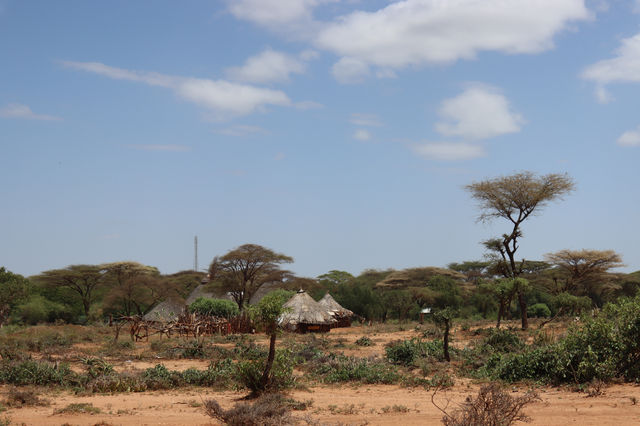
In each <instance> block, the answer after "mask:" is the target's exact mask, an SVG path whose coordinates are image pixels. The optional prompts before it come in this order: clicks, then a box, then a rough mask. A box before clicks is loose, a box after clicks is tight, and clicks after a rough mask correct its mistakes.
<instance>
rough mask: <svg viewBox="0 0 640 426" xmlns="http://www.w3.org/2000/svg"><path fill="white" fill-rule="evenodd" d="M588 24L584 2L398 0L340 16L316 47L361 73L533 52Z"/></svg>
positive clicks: (587, 14) (542, 0)
mask: <svg viewBox="0 0 640 426" xmlns="http://www.w3.org/2000/svg"><path fill="white" fill-rule="evenodd" d="M588 19H591V13H590V12H589V10H588V9H587V7H586V6H585V4H584V0H536V1H531V0H510V1H505V0H446V1H445V0H404V1H398V2H394V3H392V4H390V5H388V6H386V7H384V8H382V9H380V10H377V11H375V12H362V11H356V12H353V13H351V14H349V15H346V16H343V17H340V18H338V19H337V20H335V21H334V22H333V23H331V24H328V25H326V26H325V28H323V30H322V31H321V32H320V33H319V34H318V36H317V37H316V39H315V43H316V45H317V46H318V47H319V48H322V49H325V50H329V51H332V52H335V53H336V54H338V55H339V56H341V57H342V58H343V59H341V61H343V60H345V58H348V60H349V61H350V62H351V63H352V64H355V63H357V64H359V67H360V69H361V70H364V69H366V66H367V65H374V66H377V67H380V68H382V69H384V70H393V69H401V68H404V67H406V66H409V65H421V64H426V63H451V62H454V61H456V60H459V59H471V58H474V57H475V56H476V55H477V54H478V53H479V52H482V51H497V52H503V53H508V54H532V53H539V52H542V51H545V50H549V49H551V48H553V38H554V36H556V35H557V34H558V33H559V32H561V31H563V30H565V29H567V28H568V27H569V25H570V24H571V23H573V22H575V21H582V20H588ZM342 67H344V64H343V65H342ZM351 68H353V66H352V67H351ZM386 72H387V73H388V71H386ZM334 74H336V72H335V70H334ZM338 75H340V74H339V73H338Z"/></svg>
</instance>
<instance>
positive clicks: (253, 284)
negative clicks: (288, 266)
mask: <svg viewBox="0 0 640 426" xmlns="http://www.w3.org/2000/svg"><path fill="white" fill-rule="evenodd" d="M291 262H293V258H292V257H289V256H287V255H284V254H281V253H276V252H275V251H273V250H270V249H268V248H265V247H262V246H260V245H257V244H245V245H242V246H240V247H238V248H235V249H233V250H231V251H230V252H228V253H227V254H225V255H224V256H221V257H216V258H214V259H213V262H211V265H210V266H209V275H210V277H211V281H216V282H218V283H219V284H220V285H221V288H223V289H225V290H226V291H228V292H229V293H230V294H231V296H232V297H233V300H235V302H236V303H237V304H238V308H240V310H242V308H243V307H244V305H245V304H247V303H248V302H249V301H250V300H251V297H252V296H253V295H254V294H255V293H256V291H258V290H259V289H260V287H262V286H263V285H264V284H266V283H272V282H282V281H283V280H284V279H285V278H287V277H289V276H290V275H291V273H290V272H289V271H285V270H282V269H280V265H281V264H283V263H291Z"/></svg>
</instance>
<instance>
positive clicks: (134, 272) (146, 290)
mask: <svg viewBox="0 0 640 426" xmlns="http://www.w3.org/2000/svg"><path fill="white" fill-rule="evenodd" d="M100 267H101V268H102V269H103V271H104V272H105V274H106V278H107V282H108V284H109V286H110V287H111V288H110V291H109V294H107V296H106V297H105V304H106V305H107V306H110V307H111V308H116V309H118V310H120V311H121V312H123V313H124V314H125V315H134V314H138V315H143V314H144V313H145V311H147V310H148V309H149V308H150V307H151V306H152V305H153V304H154V303H156V302H158V301H160V300H162V299H164V298H166V297H167V296H168V292H169V288H168V285H167V283H166V282H164V281H163V280H162V279H161V277H160V273H159V272H158V269H157V268H155V267H153V266H147V265H143V264H141V263H138V262H131V261H124V262H112V263H105V264H103V265H100Z"/></svg>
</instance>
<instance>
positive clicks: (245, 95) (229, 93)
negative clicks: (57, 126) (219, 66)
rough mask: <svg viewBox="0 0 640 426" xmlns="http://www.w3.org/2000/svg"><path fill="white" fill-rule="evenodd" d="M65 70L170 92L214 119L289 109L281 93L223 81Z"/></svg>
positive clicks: (92, 67)
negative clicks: (271, 108) (268, 107)
mask: <svg viewBox="0 0 640 426" xmlns="http://www.w3.org/2000/svg"><path fill="white" fill-rule="evenodd" d="M62 64H63V65H65V66H66V67H68V68H73V69H77V70H81V71H87V72H93V73H96V74H100V75H103V76H105V77H109V78H113V79H117V80H128V81H135V82H140V83H144V84H148V85H150V86H160V87H165V88H168V89H171V90H173V91H174V93H175V94H177V95H178V96H179V97H181V98H183V99H185V100H188V101H190V102H193V103H196V104H198V105H201V106H203V107H204V108H206V109H208V110H209V111H211V112H212V114H213V117H214V119H216V120H221V119H226V118H230V117H233V116H241V115H247V114H251V113H253V112H256V111H259V110H262V109H264V107H265V106H266V105H277V106H290V105H291V104H292V103H291V100H290V99H289V97H288V96H287V95H286V94H285V93H284V92H282V91H280V90H271V89H265V88H261V87H255V86H250V85H246V84H238V83H232V82H229V81H225V80H209V79H201V78H191V77H175V76H170V75H165V74H159V73H155V72H144V71H131V70H126V69H122V68H115V67H110V66H108V65H105V64H101V63H99V62H71V61H64V62H62Z"/></svg>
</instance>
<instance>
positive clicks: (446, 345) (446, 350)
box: [443, 320, 451, 362]
mask: <svg viewBox="0 0 640 426" xmlns="http://www.w3.org/2000/svg"><path fill="white" fill-rule="evenodd" d="M450 325H451V320H445V323H444V344H443V347H444V359H445V360H446V361H447V362H451V357H450V356H449V326H450Z"/></svg>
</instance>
